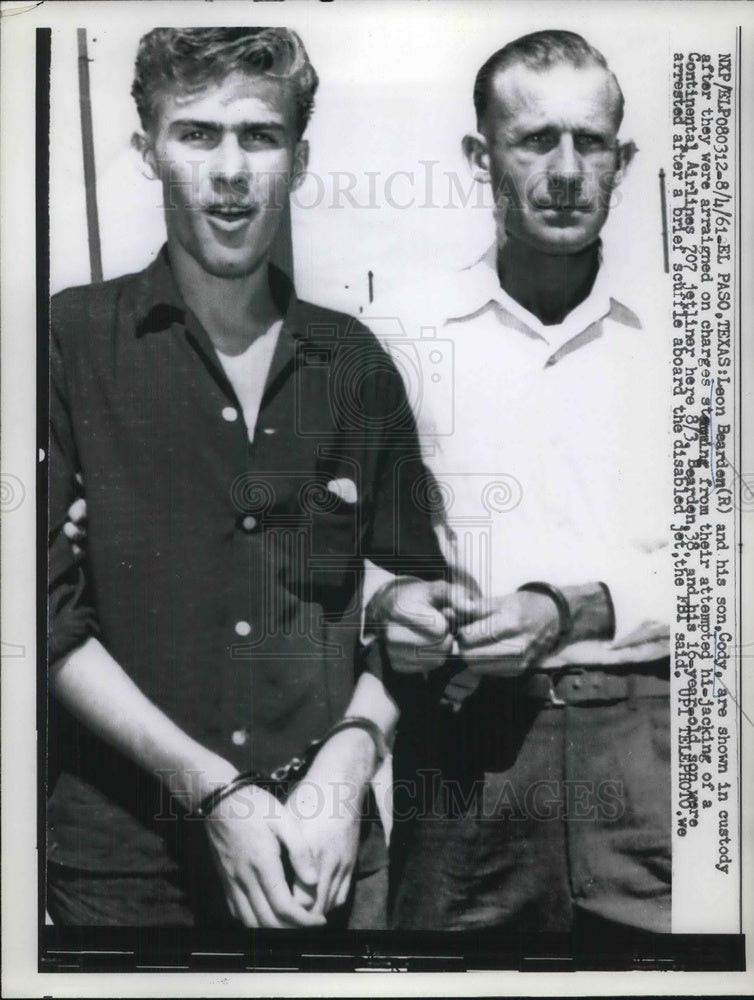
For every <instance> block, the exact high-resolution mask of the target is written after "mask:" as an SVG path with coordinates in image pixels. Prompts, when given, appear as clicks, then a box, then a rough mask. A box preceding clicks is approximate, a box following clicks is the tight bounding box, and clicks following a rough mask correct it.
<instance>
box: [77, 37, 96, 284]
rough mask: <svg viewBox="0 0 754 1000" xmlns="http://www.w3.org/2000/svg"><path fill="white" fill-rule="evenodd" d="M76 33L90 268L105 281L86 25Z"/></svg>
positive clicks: (93, 278) (94, 276) (93, 279)
mask: <svg viewBox="0 0 754 1000" xmlns="http://www.w3.org/2000/svg"><path fill="white" fill-rule="evenodd" d="M76 37H77V39H78V49H79V107H80V109H81V147H82V152H83V156H84V189H85V192H86V228H87V232H88V235H89V269H90V271H91V275H92V281H102V247H101V245H100V235H99V218H98V214H97V176H96V173H95V169H94V132H93V129H92V101H91V96H90V90H89V55H88V53H87V47H86V28H77V29H76Z"/></svg>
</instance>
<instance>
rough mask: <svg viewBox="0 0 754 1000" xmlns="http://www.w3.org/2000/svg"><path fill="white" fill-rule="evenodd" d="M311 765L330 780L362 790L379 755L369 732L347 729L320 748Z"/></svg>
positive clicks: (371, 775) (354, 728)
mask: <svg viewBox="0 0 754 1000" xmlns="http://www.w3.org/2000/svg"><path fill="white" fill-rule="evenodd" d="M315 764H316V766H317V768H318V769H319V768H321V769H323V770H326V771H327V773H328V775H329V776H331V777H332V778H333V779H336V780H338V781H344V782H349V783H352V784H354V785H357V786H364V787H366V785H367V783H368V782H369V781H370V780H371V778H372V777H373V775H374V773H375V771H376V770H377V767H378V766H379V755H378V753H377V749H376V747H375V744H374V741H373V740H372V738H371V737H370V735H369V733H367V732H365V731H364V730H363V729H358V728H356V727H351V728H349V729H342V730H341V731H340V732H337V733H335V734H334V735H333V736H331V737H330V738H329V739H328V740H327V741H326V742H325V743H324V744H323V745H322V747H321V749H320V751H319V753H318V754H317V757H316V760H315Z"/></svg>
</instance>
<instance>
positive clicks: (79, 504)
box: [68, 497, 86, 524]
mask: <svg viewBox="0 0 754 1000" xmlns="http://www.w3.org/2000/svg"><path fill="white" fill-rule="evenodd" d="M68 517H69V518H70V519H71V520H72V521H75V522H76V524H80V523H81V522H82V521H85V520H86V500H84V498H83V497H79V498H78V500H74V501H73V503H72V504H71V506H70V507H69V508H68Z"/></svg>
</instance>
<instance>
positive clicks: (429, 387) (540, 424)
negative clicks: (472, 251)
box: [367, 246, 672, 638]
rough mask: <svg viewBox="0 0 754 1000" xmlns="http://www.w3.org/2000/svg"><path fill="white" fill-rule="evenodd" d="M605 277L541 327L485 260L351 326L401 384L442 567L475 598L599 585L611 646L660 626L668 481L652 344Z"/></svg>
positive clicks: (665, 376) (659, 360) (666, 379)
mask: <svg viewBox="0 0 754 1000" xmlns="http://www.w3.org/2000/svg"><path fill="white" fill-rule="evenodd" d="M617 277H618V276H617V275H615V274H611V273H610V271H609V270H608V269H607V268H606V267H605V266H604V264H603V265H602V266H601V267H600V270H599V273H598V276H597V279H596V281H595V284H594V287H593V289H592V291H591V293H590V295H589V296H588V298H587V299H586V300H585V301H584V302H582V303H581V304H580V305H578V306H577V307H576V308H575V309H574V310H573V311H572V312H571V313H569V315H568V316H567V317H566V319H565V320H564V321H563V322H562V323H560V324H557V325H553V326H545V325H543V324H542V323H541V322H540V321H539V320H538V319H537V318H536V317H535V316H533V315H532V314H531V313H530V312H528V311H527V310H526V309H524V308H523V307H522V306H521V305H519V304H518V303H517V302H516V301H514V300H513V299H512V298H511V297H510V296H509V295H508V294H507V293H506V292H505V291H503V289H502V288H501V287H500V283H499V280H498V275H497V270H496V248H495V247H494V246H493V247H492V248H490V250H489V251H488V252H487V253H486V254H485V255H484V257H483V258H482V259H481V260H479V261H477V262H476V263H475V264H474V265H472V266H471V267H468V268H466V269H464V270H463V271H460V272H456V273H455V274H453V275H447V274H445V275H437V276H435V277H433V278H432V279H430V280H428V281H423V282H421V283H420V284H414V285H413V286H412V287H411V288H410V289H409V290H407V291H406V293H405V294H401V295H399V296H396V297H395V298H393V299H392V301H390V302H388V301H385V302H378V303H376V305H375V306H374V307H372V308H373V312H372V315H371V316H370V317H368V318H367V322H368V324H369V325H370V326H371V328H372V329H373V330H374V332H375V333H376V334H377V335H378V336H379V337H380V338H381V340H382V342H383V344H384V346H385V347H386V348H387V349H388V350H389V351H390V353H391V354H392V355H393V357H394V359H395V360H396V363H397V365H398V367H399V369H400V370H401V372H402V373H403V375H404V380H405V382H406V387H407V389H408V394H409V398H410V399H411V402H412V405H413V406H414V410H415V413H416V417H417V423H418V426H419V433H420V437H421V440H422V448H423V451H424V457H425V461H426V463H427V465H428V467H429V468H430V469H431V471H432V473H433V474H434V476H435V477H436V479H437V482H438V484H439V489H438V491H439V494H440V497H439V498H440V499H441V500H442V508H443V510H442V514H443V517H442V519H441V523H440V524H439V526H438V532H439V536H440V540H441V544H442V546H443V550H444V552H445V554H446V556H447V558H448V560H449V561H450V562H451V564H454V565H456V566H460V567H462V568H463V570H464V571H465V572H467V573H470V574H471V575H472V576H473V577H474V579H475V580H476V582H477V584H478V585H479V587H480V588H481V590H482V591H483V592H484V594H485V595H486V596H494V595H502V594H506V593H509V592H511V591H514V590H516V589H517V588H518V587H519V586H521V584H523V583H525V582H527V581H531V580H545V581H547V582H549V583H552V584H555V585H556V586H563V585H567V584H581V583H587V582H593V581H597V580H601V581H603V582H605V583H606V584H607V585H608V586H609V588H610V592H611V594H612V597H613V601H614V604H615V608H616V617H617V633H616V638H620V637H622V636H625V635H627V634H629V633H630V632H632V631H633V630H634V629H635V628H636V627H637V626H639V625H640V624H641V623H643V622H647V621H656V622H661V623H665V624H667V623H669V621H670V610H671V601H672V590H671V578H670V564H669V535H670V532H669V527H670V522H671V519H672V492H671V484H672V479H671V469H672V466H671V460H670V447H671V443H670V442H671V438H670V430H671V409H670V376H669V368H668V366H667V364H666V363H665V358H666V350H667V346H666V345H667V342H668V337H667V336H666V331H665V330H664V329H663V328H662V324H661V323H655V324H654V325H653V326H652V327H651V328H646V327H645V326H643V325H642V323H641V322H640V320H639V318H638V316H637V315H636V313H635V312H634V311H633V310H632V309H631V308H629V307H628V306H627V305H625V304H624V303H625V302H626V296H625V295H624V293H623V292H622V290H621V289H620V282H619V281H618V280H616V279H617ZM634 292H635V297H638V296H636V290H634ZM652 299H653V296H652V295H647V296H645V300H646V301H647V302H649V301H652ZM377 307H379V308H377ZM397 320H399V321H400V322H397ZM424 485H425V484H417V489H419V488H422V487H423V486H424ZM433 499H434V501H437V500H438V497H437V496H434V498H432V497H429V500H430V504H429V505H430V506H432V502H431V501H432V500H433ZM372 589H373V588H372Z"/></svg>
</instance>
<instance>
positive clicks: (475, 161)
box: [461, 132, 490, 184]
mask: <svg viewBox="0 0 754 1000" xmlns="http://www.w3.org/2000/svg"><path fill="white" fill-rule="evenodd" d="M461 149H463V155H464V156H465V157H466V160H467V162H468V164H469V167H470V168H471V175H472V177H473V178H474V180H475V181H479V182H480V183H481V184H489V183H490V154H489V150H488V148H487V140H486V139H485V138H484V136H483V135H482V134H481V132H470V133H469V134H468V135H465V136H464V137H463V139H462V140H461Z"/></svg>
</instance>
